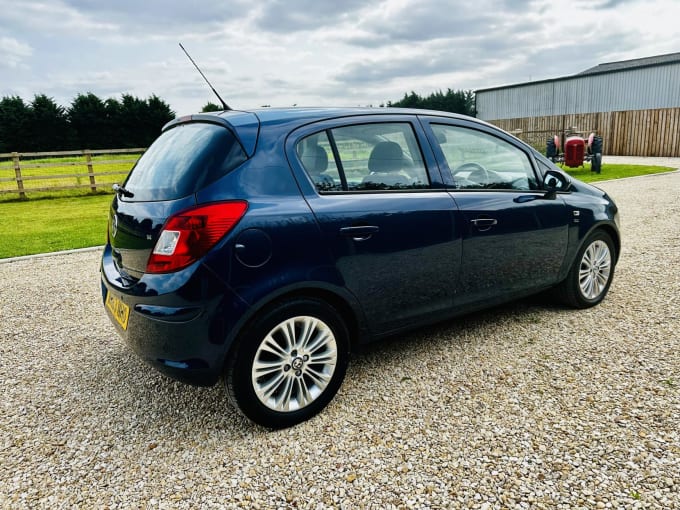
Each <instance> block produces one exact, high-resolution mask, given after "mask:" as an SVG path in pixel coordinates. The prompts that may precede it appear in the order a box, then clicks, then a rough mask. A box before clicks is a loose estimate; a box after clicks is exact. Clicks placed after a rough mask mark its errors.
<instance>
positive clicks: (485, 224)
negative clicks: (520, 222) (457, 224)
mask: <svg viewBox="0 0 680 510" xmlns="http://www.w3.org/2000/svg"><path fill="white" fill-rule="evenodd" d="M470 223H472V224H473V225H474V226H475V228H477V230H479V231H480V232H486V231H487V230H489V229H491V227H493V226H494V225H498V220H497V219H495V218H475V219H474V220H470Z"/></svg>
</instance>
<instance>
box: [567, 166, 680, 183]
mask: <svg viewBox="0 0 680 510" xmlns="http://www.w3.org/2000/svg"><path fill="white" fill-rule="evenodd" d="M558 166H559V167H560V168H562V170H564V171H565V172H567V173H568V174H569V175H571V176H572V177H576V178H577V179H578V180H579V181H583V182H596V181H608V180H610V179H623V178H624V177H638V176H640V175H651V174H660V173H663V172H672V171H673V170H675V168H671V167H667V166H647V165H608V164H606V163H605V164H603V165H602V172H601V173H599V174H597V173H594V172H591V171H590V165H586V166H585V167H579V168H568V167H566V166H563V165H558Z"/></svg>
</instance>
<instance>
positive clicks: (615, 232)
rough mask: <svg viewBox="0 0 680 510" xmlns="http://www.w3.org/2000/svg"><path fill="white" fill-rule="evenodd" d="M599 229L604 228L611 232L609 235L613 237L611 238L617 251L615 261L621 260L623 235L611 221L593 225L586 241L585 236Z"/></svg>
mask: <svg viewBox="0 0 680 510" xmlns="http://www.w3.org/2000/svg"><path fill="white" fill-rule="evenodd" d="M597 230H603V231H604V232H606V233H607V234H609V237H611V240H612V241H613V242H614V249H615V250H616V253H615V254H614V261H615V262H618V261H619V256H620V254H621V237H620V234H619V231H618V229H617V228H615V227H614V226H612V225H610V224H609V223H601V224H599V225H596V226H595V227H593V228H592V229H591V230H590V232H588V234H587V235H586V236H585V237H584V238H583V239H584V241H585V238H586V237H588V235H590V234H592V233H593V232H595V231H597Z"/></svg>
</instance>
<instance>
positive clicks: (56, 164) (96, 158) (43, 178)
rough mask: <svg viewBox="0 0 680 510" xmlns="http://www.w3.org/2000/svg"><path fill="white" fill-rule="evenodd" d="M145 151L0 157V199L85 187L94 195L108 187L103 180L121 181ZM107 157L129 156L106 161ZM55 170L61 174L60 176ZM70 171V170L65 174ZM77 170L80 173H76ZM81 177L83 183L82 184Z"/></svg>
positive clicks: (127, 150) (123, 150)
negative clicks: (15, 195)
mask: <svg viewBox="0 0 680 510" xmlns="http://www.w3.org/2000/svg"><path fill="white" fill-rule="evenodd" d="M145 150H146V149H144V148H136V149H102V150H77V151H61V152H25V153H19V152H10V153H4V154H0V196H1V195H6V194H17V195H19V198H22V199H25V198H27V197H26V193H31V192H44V191H62V190H70V189H79V188H83V189H84V188H89V190H90V191H93V192H94V191H97V190H98V189H102V188H106V187H108V188H110V187H111V184H112V183H111V182H110V179H105V177H107V176H114V175H115V176H120V179H118V181H119V182H122V180H123V179H124V178H125V176H126V175H127V174H128V173H129V171H130V169H132V167H133V166H134V164H135V163H136V162H137V160H138V159H139V156H141V154H142V153H143V152H144V151H145ZM109 155H111V156H113V155H129V157H125V156H123V157H122V158H121V157H119V158H114V159H110V158H106V156H109ZM102 157H103V158H105V159H102ZM59 159H64V161H59ZM46 160H48V161H46ZM104 166H106V169H102V171H96V170H98V168H97V167H104ZM59 169H63V170H65V172H64V173H61V172H60V170H59ZM71 169H72V170H73V171H69V170H71ZM78 169H81V170H82V171H80V172H78V171H77V170H78ZM85 178H87V182H85V183H83V182H82V181H83V180H84V179H85ZM98 178H99V181H98V180H97V179H98ZM32 182H35V183H37V186H35V185H34V186H31V183H32ZM70 182H72V183H70Z"/></svg>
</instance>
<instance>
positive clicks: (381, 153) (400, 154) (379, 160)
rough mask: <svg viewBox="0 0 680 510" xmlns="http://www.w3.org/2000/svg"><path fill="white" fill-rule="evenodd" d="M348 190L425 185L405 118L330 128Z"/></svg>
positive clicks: (391, 188)
mask: <svg viewBox="0 0 680 510" xmlns="http://www.w3.org/2000/svg"><path fill="white" fill-rule="evenodd" d="M331 133H332V135H333V140H334V141H335V143H336V146H337V148H338V154H339V156H340V161H341V163H342V169H343V170H344V173H345V178H346V180H347V189H348V191H363V190H403V189H421V188H427V187H429V180H428V178H427V171H426V169H425V163H424V162H423V157H422V155H421V153H420V147H419V145H418V141H417V139H416V136H415V133H414V132H413V128H412V126H411V125H410V124H408V123H405V122H393V123H380V124H361V125H353V126H344V127H340V128H335V129H332V130H331Z"/></svg>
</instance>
